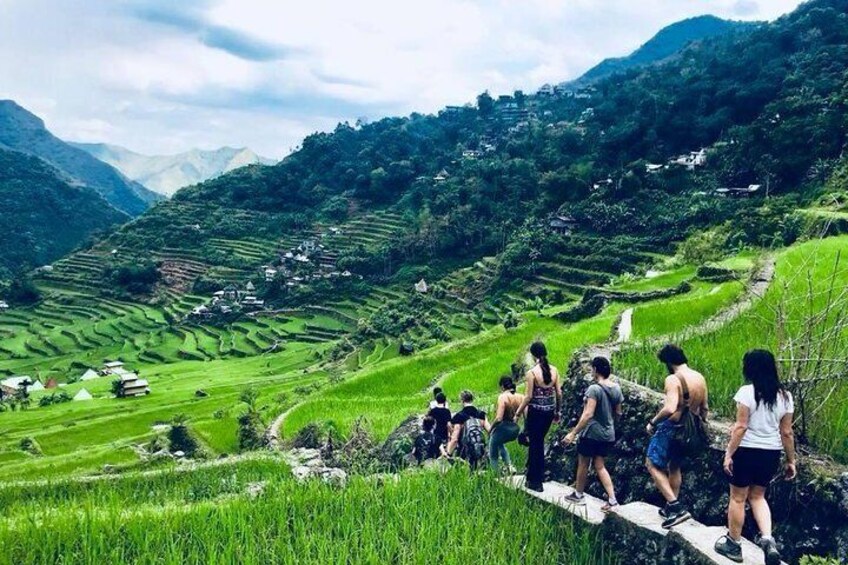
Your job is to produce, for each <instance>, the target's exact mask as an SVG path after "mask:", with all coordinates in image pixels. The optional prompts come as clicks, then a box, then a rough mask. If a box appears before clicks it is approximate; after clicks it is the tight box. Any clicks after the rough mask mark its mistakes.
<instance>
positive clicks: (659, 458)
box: [645, 344, 709, 529]
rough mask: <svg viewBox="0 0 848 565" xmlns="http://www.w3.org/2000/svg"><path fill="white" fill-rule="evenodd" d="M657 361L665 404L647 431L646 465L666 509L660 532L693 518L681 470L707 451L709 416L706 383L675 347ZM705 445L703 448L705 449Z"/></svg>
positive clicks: (665, 350)
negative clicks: (684, 498)
mask: <svg viewBox="0 0 848 565" xmlns="http://www.w3.org/2000/svg"><path fill="white" fill-rule="evenodd" d="M657 358H658V359H659V360H660V361H661V362H662V363H664V364H665V366H666V369H668V372H669V375H668V376H667V377H666V379H665V401H664V402H663V406H662V408H660V410H659V412H657V414H656V415H655V416H654V417H653V418H651V421H650V422H649V423H648V425H647V427H646V430H647V432H648V435H650V436H651V441H650V443H649V444H648V453H647V457H646V459H645V464H646V465H647V467H648V472H649V473H650V474H651V478H652V479H653V480H654V484H656V486H657V489H658V490H659V491H660V494H661V495H662V496H663V498H665V500H666V505H665V507H664V508H662V509H660V515H661V516H662V517H663V523H662V527H663V528H666V529H668V528H671V527H673V526H676V525H677V524H680V523H683V522H685V521H686V520H688V519H689V518H691V517H692V516H691V515H690V514H689V512H688V511H687V510H686V508H684V506H683V504H682V503H681V502H680V500H679V497H680V485H681V484H682V483H683V474H682V472H681V470H680V468H681V464H682V463H683V462H684V460H685V459H687V458H691V457H693V456H694V455H697V453H694V451H696V450H697V449H698V446H701V447H700V449H708V448H709V444H708V442H706V438H705V437H704V435H703V434H704V430H705V422H706V419H707V412H708V404H707V401H708V393H707V381H706V379H704V376H703V375H702V374H701V373H699V372H697V371H695V370H693V369H692V368H690V367H689V360H688V359H687V358H686V355H685V354H684V353H683V350H682V349H680V347H678V346H677V345H673V344H668V345H666V346H664V347H663V348H662V349H660V351H659V353H658V354H657ZM705 443H706V445H705Z"/></svg>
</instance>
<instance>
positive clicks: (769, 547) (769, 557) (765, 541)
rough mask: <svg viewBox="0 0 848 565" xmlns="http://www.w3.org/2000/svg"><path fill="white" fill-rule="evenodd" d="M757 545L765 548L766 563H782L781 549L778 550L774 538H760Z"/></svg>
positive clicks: (768, 564)
mask: <svg viewBox="0 0 848 565" xmlns="http://www.w3.org/2000/svg"><path fill="white" fill-rule="evenodd" d="M757 545H759V546H760V547H761V548H763V556H764V557H765V560H766V565H780V551H778V550H777V543H776V542H775V541H774V538H760V540H759V543H758V544H757Z"/></svg>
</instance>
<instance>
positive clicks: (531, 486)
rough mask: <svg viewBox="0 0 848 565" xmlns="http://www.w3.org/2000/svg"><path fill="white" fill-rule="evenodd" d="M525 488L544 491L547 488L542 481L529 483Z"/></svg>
mask: <svg viewBox="0 0 848 565" xmlns="http://www.w3.org/2000/svg"><path fill="white" fill-rule="evenodd" d="M524 488H526V489H527V490H532V491H533V492H544V491H545V489H544V487H542V483H527V484H525V485H524Z"/></svg>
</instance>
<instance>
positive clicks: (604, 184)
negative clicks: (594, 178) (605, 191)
mask: <svg viewBox="0 0 848 565" xmlns="http://www.w3.org/2000/svg"><path fill="white" fill-rule="evenodd" d="M613 184H614V183H613V180H612V179H611V178H607V179H604V180H599V181H598V182H596V183H595V184H593V185H592V190H600V189H602V188H604V187H608V186H612V185H613Z"/></svg>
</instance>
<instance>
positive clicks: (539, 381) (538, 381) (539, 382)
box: [530, 365, 559, 388]
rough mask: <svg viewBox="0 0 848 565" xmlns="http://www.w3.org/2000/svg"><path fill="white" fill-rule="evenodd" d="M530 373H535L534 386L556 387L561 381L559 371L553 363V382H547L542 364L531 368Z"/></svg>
mask: <svg viewBox="0 0 848 565" xmlns="http://www.w3.org/2000/svg"><path fill="white" fill-rule="evenodd" d="M530 374H531V375H533V387H534V388H551V387H555V386H556V385H557V383H558V382H559V371H557V368H556V367H554V366H553V365H551V382H549V383H548V384H545V375H544V374H543V373H542V367H541V366H540V365H536V366H535V367H533V368H532V369H530Z"/></svg>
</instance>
